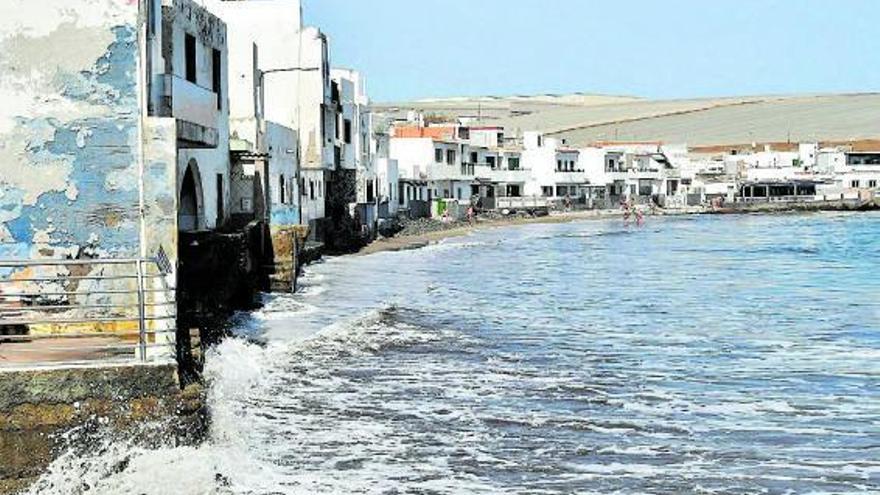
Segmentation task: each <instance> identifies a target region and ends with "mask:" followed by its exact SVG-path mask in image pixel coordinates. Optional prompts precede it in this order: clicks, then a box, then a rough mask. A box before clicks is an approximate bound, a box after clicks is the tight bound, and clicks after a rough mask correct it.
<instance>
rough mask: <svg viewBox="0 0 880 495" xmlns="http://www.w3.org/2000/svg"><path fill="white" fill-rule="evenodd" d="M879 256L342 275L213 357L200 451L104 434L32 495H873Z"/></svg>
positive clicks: (559, 248) (739, 229) (718, 245)
mask: <svg viewBox="0 0 880 495" xmlns="http://www.w3.org/2000/svg"><path fill="white" fill-rule="evenodd" d="M878 259H880V215H876V214H812V215H779V216H693V217H679V218H668V219H659V218H650V219H648V222H647V223H646V224H645V225H644V226H636V225H631V224H630V225H626V224H624V223H623V222H622V221H620V220H602V221H598V220H597V221H585V222H576V223H569V224H545V225H527V226H519V227H507V228H498V229H489V230H482V231H478V232H475V233H473V234H471V235H468V236H466V237H462V238H456V239H449V240H447V241H444V242H442V243H440V244H437V245H433V246H430V247H428V248H424V249H420V250H416V251H407V252H397V253H380V254H375V255H371V256H362V257H357V256H355V257H343V258H331V259H328V260H326V261H325V262H323V263H321V264H318V265H314V266H311V267H309V268H308V269H307V272H306V275H305V278H304V280H303V282H302V288H301V290H300V292H298V293H297V294H292V295H273V296H267V297H266V301H265V303H266V304H265V307H264V309H262V310H261V311H258V312H256V313H253V314H242V315H239V316H238V317H237V319H236V332H237V334H238V335H239V338H236V339H230V340H227V341H226V342H225V343H223V344H222V345H220V346H219V347H218V348H217V349H215V350H213V351H212V352H211V354H210V355H209V357H208V367H207V371H206V374H207V376H208V378H209V380H210V387H211V390H210V403H211V411H212V418H213V425H212V427H211V435H210V439H209V440H208V441H207V442H206V443H205V444H204V445H203V446H201V447H198V448H168V449H164V450H152V451H147V450H140V449H137V448H133V447H130V446H128V445H126V444H125V443H124V442H120V441H119V440H112V441H108V443H107V445H105V446H104V447H103V448H102V449H99V451H98V452H96V453H95V455H94V456H92V457H82V456H77V457H71V456H67V457H65V458H62V459H61V460H59V461H58V462H56V463H55V465H53V468H52V471H51V472H50V473H48V474H47V475H46V476H45V477H44V479H43V480H42V483H41V484H40V485H38V486H39V488H37V489H35V491H37V492H44V493H65V494H66V493H109V494H127V493H148V494H154V493H155V494H166V493H182V494H213V493H217V494H226V493H229V494H276V493H278V494H286V493H295V494H299V493H302V494H321V493H330V494H337V493H338V494H349V493H352V494H356V493H369V494H404V493H412V494H435V493H436V494H447V493H448V494H453V493H456V494H457V493H465V494H466V493H504V494H569V493H632V494H636V493H717V494H740V493H742V494H751V493H773V494H776V493H778V494H785V493H798V494H800V493H878V492H880V269H878V265H877V262H878ZM84 487H87V488H88V489H87V490H86V489H84Z"/></svg>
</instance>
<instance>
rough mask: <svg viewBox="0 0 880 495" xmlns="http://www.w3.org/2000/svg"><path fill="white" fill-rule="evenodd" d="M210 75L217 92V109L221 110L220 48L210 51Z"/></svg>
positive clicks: (221, 68) (221, 74) (221, 66)
mask: <svg viewBox="0 0 880 495" xmlns="http://www.w3.org/2000/svg"><path fill="white" fill-rule="evenodd" d="M211 76H212V78H213V81H212V82H213V83H214V88H213V89H214V93H217V110H223V59H222V54H221V53H220V50H213V51H212V52H211Z"/></svg>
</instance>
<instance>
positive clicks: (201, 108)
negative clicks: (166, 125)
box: [161, 74, 220, 129]
mask: <svg viewBox="0 0 880 495" xmlns="http://www.w3.org/2000/svg"><path fill="white" fill-rule="evenodd" d="M161 81H162V96H163V97H164V98H165V100H166V102H168V101H169V100H170V102H169V103H170V105H169V106H170V108H166V110H165V113H170V115H164V116H165V117H174V118H176V119H179V120H183V121H186V122H191V123H193V124H198V125H200V126H202V127H208V128H212V129H216V128H217V127H218V124H219V121H220V112H219V110H218V109H217V93H214V92H213V91H211V90H209V89H206V88H203V87H201V86H199V85H197V84H193V83H191V82H189V81H187V80H186V79H182V78H180V77H177V76H174V75H171V74H165V75H163V76H161ZM169 110H170V112H169Z"/></svg>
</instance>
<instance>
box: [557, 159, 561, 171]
mask: <svg viewBox="0 0 880 495" xmlns="http://www.w3.org/2000/svg"><path fill="white" fill-rule="evenodd" d="M556 171H557V172H559V171H562V160H556Z"/></svg>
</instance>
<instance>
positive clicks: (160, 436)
mask: <svg viewBox="0 0 880 495" xmlns="http://www.w3.org/2000/svg"><path fill="white" fill-rule="evenodd" d="M74 428H79V429H80V434H79V435H76V436H75V438H73V437H68V435H66V434H67V433H68V432H70V431H71V430H72V429H74ZM205 430H206V414H205V404H204V394H203V390H202V389H201V388H200V387H199V386H198V385H193V386H190V387H188V388H187V389H184V390H181V389H180V387H179V385H178V381H177V369H176V366H173V365H163V366H126V367H115V368H87V369H63V370H42V371H16V372H4V373H3V374H2V380H0V494H2V493H15V492H16V491H17V490H20V489H22V488H24V487H26V486H27V485H28V484H30V483H32V482H33V481H34V480H35V479H36V478H37V477H38V476H39V475H40V474H42V472H43V471H44V470H45V469H46V467H47V466H48V465H49V464H50V463H51V462H52V461H53V460H54V459H56V458H57V457H58V456H59V455H60V454H62V453H63V452H64V451H65V450H67V449H70V448H74V449H86V448H88V446H89V445H90V443H89V442H91V441H96V440H100V439H102V438H103V439H106V438H107V437H108V436H109V437H110V439H114V438H115V439H118V440H120V441H129V440H134V441H135V442H136V443H137V444H140V445H143V446H145V447H155V446H174V445H180V444H188V443H193V442H196V441H198V440H200V439H201V437H202V436H203V435H204V433H205ZM68 442H75V443H73V444H70V443H68Z"/></svg>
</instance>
